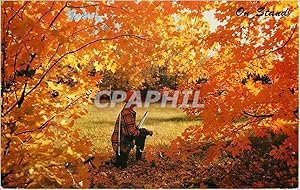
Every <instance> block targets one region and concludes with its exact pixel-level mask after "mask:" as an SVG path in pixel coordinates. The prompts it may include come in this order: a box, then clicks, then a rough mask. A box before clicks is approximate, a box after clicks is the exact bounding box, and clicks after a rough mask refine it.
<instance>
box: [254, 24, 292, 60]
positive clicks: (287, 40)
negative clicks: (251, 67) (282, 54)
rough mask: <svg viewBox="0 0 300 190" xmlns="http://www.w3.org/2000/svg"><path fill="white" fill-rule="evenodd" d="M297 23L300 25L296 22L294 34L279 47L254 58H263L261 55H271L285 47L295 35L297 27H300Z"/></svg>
mask: <svg viewBox="0 0 300 190" xmlns="http://www.w3.org/2000/svg"><path fill="white" fill-rule="evenodd" d="M297 25H298V23H297V24H296V26H295V28H294V29H293V31H292V34H291V35H290V37H289V38H288V40H287V41H286V42H285V43H284V44H283V45H282V46H281V47H278V48H276V49H274V50H270V51H269V52H268V53H265V54H263V55H259V56H257V57H254V58H253V59H252V60H255V59H258V58H261V57H265V56H267V55H269V54H271V53H273V52H275V51H278V50H280V49H282V48H284V47H285V46H286V45H287V44H288V43H289V41H290V40H291V39H292V37H293V35H294V33H295V31H296V30H297V28H298V27H297Z"/></svg>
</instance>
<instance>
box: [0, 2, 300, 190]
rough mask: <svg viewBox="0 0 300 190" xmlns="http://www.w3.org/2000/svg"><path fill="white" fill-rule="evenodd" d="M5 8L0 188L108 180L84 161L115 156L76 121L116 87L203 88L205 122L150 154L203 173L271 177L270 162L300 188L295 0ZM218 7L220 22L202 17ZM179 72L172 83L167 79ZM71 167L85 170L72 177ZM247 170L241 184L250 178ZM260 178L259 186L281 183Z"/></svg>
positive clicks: (196, 112)
mask: <svg viewBox="0 0 300 190" xmlns="http://www.w3.org/2000/svg"><path fill="white" fill-rule="evenodd" d="M1 6H2V7H1V99H2V102H1V103H2V104H1V176H2V181H1V182H2V186H4V187H24V188H30V187H65V188H68V187H79V186H74V181H81V183H80V187H81V188H88V187H97V183H101V184H102V185H103V184H105V183H106V182H105V178H100V179H99V178H97V179H96V178H95V175H93V174H92V172H91V169H90V166H89V165H88V164H86V163H87V162H88V160H89V158H91V157H94V158H95V160H94V163H95V165H96V167H98V166H99V165H101V163H102V161H103V160H105V159H107V153H103V152H97V151H95V150H94V149H93V145H92V143H91V141H90V140H89V139H88V138H87V137H82V136H80V132H79V131H78V129H75V128H73V125H74V121H75V120H76V119H78V118H80V117H82V116H84V115H85V114H86V113H87V110H86V109H85V105H87V104H91V103H92V101H91V98H93V96H94V95H95V93H96V92H97V91H98V90H99V89H107V88H108V86H110V87H113V88H114V89H125V90H127V89H157V88H159V89H157V90H163V89H164V90H166V89H168V90H170V91H172V90H182V91H183V90H186V89H190V90H200V91H201V94H200V101H201V102H202V103H203V104H204V105H205V106H204V108H199V109H196V108H185V109H183V111H184V112H185V113H186V114H187V115H188V116H189V117H191V118H201V120H202V121H203V124H202V125H196V126H187V129H186V130H185V132H184V133H183V134H182V135H181V136H179V137H177V138H176V139H175V140H173V141H172V142H171V145H170V148H168V149H163V148H160V149H157V148H155V147H150V148H149V149H148V152H147V155H146V159H147V160H148V161H151V162H152V163H158V162H161V160H162V159H163V160H164V161H167V162H170V163H176V162H181V163H185V164H187V165H188V164H189V163H191V162H193V161H195V160H200V162H199V164H196V165H195V167H194V168H196V169H197V170H199V171H205V172H206V173H205V172H202V173H203V174H207V175H209V174H210V173H209V172H208V171H210V172H211V171H213V170H216V169H215V167H214V166H215V164H216V163H218V164H223V169H222V170H221V171H225V170H226V171H230V172H233V173H234V172H236V171H237V167H239V166H240V165H239V164H240V163H241V162H242V161H244V160H245V158H247V159H248V160H249V163H248V168H252V169H253V171H252V172H253V173H255V172H257V173H265V172H266V171H262V170H266V169H264V167H265V166H264V165H263V163H264V162H263V161H262V160H261V159H263V160H265V161H266V160H268V161H269V162H271V165H276V167H278V168H279V169H277V170H276V171H275V173H276V172H277V173H276V175H277V174H278V176H277V177H278V178H281V179H282V180H284V181H279V182H278V184H280V185H281V186H283V187H290V186H293V187H295V184H297V182H298V181H297V180H298V179H296V178H297V167H298V118H299V115H298V93H299V89H298V74H299V73H298V67H299V63H298V59H299V57H298V46H299V44H298V35H299V34H298V32H299V31H298V25H297V23H298V4H297V2H296V1H295V2H292V1H291V2H287V1H284V2H265V1H264V2H226V3H225V2H212V1H210V2H201V1H200V2H184V1H183V2H175V3H174V2H158V1H154V2H139V3H136V2H115V3H109V2H50V1H49V2H28V1H26V2H2V4H1ZM240 7H243V8H244V9H245V10H247V11H248V12H250V13H255V11H256V10H257V9H258V8H260V7H266V8H268V9H270V10H274V11H280V10H284V9H287V8H288V9H289V11H290V14H289V16H282V17H273V16H268V17H267V16H265V17H259V16H253V17H250V16H248V17H247V16H243V15H242V16H237V15H236V10H238V9H239V8H240ZM210 10H214V13H215V14H214V16H215V18H216V19H217V20H218V23H219V24H218V26H217V28H212V26H211V24H212V23H210V22H209V21H208V20H207V19H206V18H205V16H204V14H203V13H204V12H207V11H210ZM162 75H163V77H164V78H163V77H162ZM173 79H174V80H175V82H174V84H172V85H171V86H170V85H169V86H167V85H162V81H167V82H168V80H173ZM157 84H159V85H157ZM178 103H180V102H178ZM71 163H72V167H78V168H80V169H78V170H76V169H73V170H72V171H75V170H76V171H77V172H75V173H74V172H72V171H71V169H70V167H71V166H70V167H69V165H70V164H71ZM68 164H69V165H68ZM210 167H212V168H213V169H212V170H210V169H209V168H210ZM283 168H285V169H283ZM239 169H240V170H245V168H239ZM283 170H285V171H284V173H283ZM215 173H218V172H217V171H216V172H215ZM219 173H220V172H219ZM221 173H222V172H221ZM239 175H241V176H242V177H241V180H243V179H246V178H250V177H249V176H250V175H252V174H249V173H245V174H244V173H242V174H241V173H240V174H239ZM247 175H249V176H247ZM282 176H285V177H282ZM295 176H296V177H295ZM218 177H220V176H215V179H219V178H218ZM220 179H221V178H220ZM260 180H261V181H260ZM260 180H256V181H252V182H253V183H252V184H251V186H254V187H270V186H276V185H274V184H272V183H271V182H270V183H269V182H266V180H264V179H260ZM99 181H101V182H99ZM229 181H232V179H231V178H230V175H227V177H225V178H222V181H220V184H219V185H221V186H223V187H236V186H238V185H239V184H232V183H229ZM278 184H277V185H278ZM104 186H105V185H104ZM249 186H250V185H249Z"/></svg>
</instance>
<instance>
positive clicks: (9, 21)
mask: <svg viewBox="0 0 300 190" xmlns="http://www.w3.org/2000/svg"><path fill="white" fill-rule="evenodd" d="M28 2H29V1H26V2H25V3H24V5H23V6H22V7H20V8H19V9H18V10H17V12H15V14H14V15H13V16H12V17H11V18H10V19H9V20H8V21H7V23H8V24H10V23H11V21H12V20H13V19H14V18H15V16H16V15H17V14H19V12H20V11H21V10H22V9H23V8H24V7H25V6H26V5H27V4H28Z"/></svg>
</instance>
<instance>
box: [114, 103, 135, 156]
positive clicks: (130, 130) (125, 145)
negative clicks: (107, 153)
mask: <svg viewBox="0 0 300 190" xmlns="http://www.w3.org/2000/svg"><path fill="white" fill-rule="evenodd" d="M120 114H121V134H120V137H121V138H120V145H121V151H122V152H129V151H130V149H131V148H133V140H134V137H136V136H138V135H139V134H140V131H139V130H138V128H137V126H136V124H135V118H136V112H135V111H134V110H131V109H127V108H124V109H123V110H122V111H121V113H120ZM120 114H119V116H118V118H117V120H116V123H115V128H114V132H113V134H112V136H111V142H112V147H113V149H114V151H115V152H117V151H118V134H119V119H120V118H119V117H120Z"/></svg>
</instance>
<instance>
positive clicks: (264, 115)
mask: <svg viewBox="0 0 300 190" xmlns="http://www.w3.org/2000/svg"><path fill="white" fill-rule="evenodd" d="M243 113H244V114H245V115H247V116H250V117H255V118H267V117H273V116H274V114H263V115H255V114H251V113H248V112H246V111H244V110H243Z"/></svg>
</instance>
